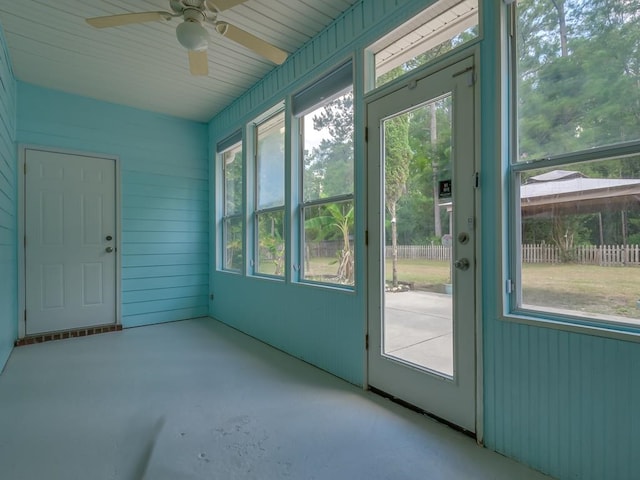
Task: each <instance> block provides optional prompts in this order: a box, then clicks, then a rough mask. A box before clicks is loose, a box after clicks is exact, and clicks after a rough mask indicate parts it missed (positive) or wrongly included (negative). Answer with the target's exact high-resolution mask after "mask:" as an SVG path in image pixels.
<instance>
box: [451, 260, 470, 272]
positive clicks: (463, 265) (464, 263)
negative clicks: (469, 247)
mask: <svg viewBox="0 0 640 480" xmlns="http://www.w3.org/2000/svg"><path fill="white" fill-rule="evenodd" d="M453 265H454V266H455V267H456V268H457V269H458V270H469V259H467V258H461V259H460V260H456V261H455V263H454V264H453Z"/></svg>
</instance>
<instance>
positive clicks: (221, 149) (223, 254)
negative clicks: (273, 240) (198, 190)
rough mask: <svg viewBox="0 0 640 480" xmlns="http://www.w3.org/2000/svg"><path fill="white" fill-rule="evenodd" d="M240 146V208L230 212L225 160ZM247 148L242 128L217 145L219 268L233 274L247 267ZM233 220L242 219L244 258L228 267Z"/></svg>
mask: <svg viewBox="0 0 640 480" xmlns="http://www.w3.org/2000/svg"><path fill="white" fill-rule="evenodd" d="M238 147H239V148H240V168H241V180H240V192H239V197H240V208H239V209H238V211H237V212H234V213H231V214H230V213H229V212H228V211H227V177H226V162H225V157H224V155H225V153H227V152H229V151H231V150H234V149H236V148H238ZM244 153H245V148H244V136H243V132H242V129H239V130H237V131H236V132H234V133H232V134H231V135H229V136H228V137H226V138H225V139H223V140H221V141H220V142H218V143H217V145H216V159H217V163H218V164H219V167H218V169H217V171H218V173H219V174H220V178H221V181H220V182H218V185H219V186H220V195H219V197H218V198H219V199H220V208H219V212H220V214H219V222H218V225H219V235H218V245H219V249H218V252H219V253H218V262H217V263H218V265H217V269H218V270H219V271H222V272H227V273H231V274H236V275H239V274H242V273H243V272H244V268H245V261H246V247H245V245H246V242H245V224H244V210H245V195H244V185H245V183H244V182H245V178H246V175H245V158H246V157H245V155H244ZM232 220H240V225H241V247H240V248H241V252H242V260H241V265H240V266H239V268H237V269H236V268H228V267H227V248H226V246H227V242H226V240H227V228H226V225H227V223H228V222H230V221H232Z"/></svg>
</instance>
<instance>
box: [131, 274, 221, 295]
mask: <svg viewBox="0 0 640 480" xmlns="http://www.w3.org/2000/svg"><path fill="white" fill-rule="evenodd" d="M208 284H209V276H208V275H175V276H171V277H169V276H162V277H146V278H145V279H144V282H141V281H140V280H139V279H138V278H134V279H130V280H127V279H125V280H122V289H123V290H124V291H125V292H127V293H133V292H136V291H151V290H157V289H167V288H171V287H188V286H193V285H208ZM136 289H139V290H136Z"/></svg>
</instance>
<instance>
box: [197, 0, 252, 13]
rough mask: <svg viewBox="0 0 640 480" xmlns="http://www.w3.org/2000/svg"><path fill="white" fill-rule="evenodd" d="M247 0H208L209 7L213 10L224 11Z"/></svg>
mask: <svg viewBox="0 0 640 480" xmlns="http://www.w3.org/2000/svg"><path fill="white" fill-rule="evenodd" d="M246 1H247V0H207V2H206V3H207V8H208V9H209V10H211V11H213V12H222V11H223V10H227V9H229V8H232V7H235V6H236V5H240V4H241V3H244V2H246Z"/></svg>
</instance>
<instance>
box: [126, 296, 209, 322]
mask: <svg viewBox="0 0 640 480" xmlns="http://www.w3.org/2000/svg"><path fill="white" fill-rule="evenodd" d="M207 304H208V300H206V299H205V300H204V301H202V296H201V297H182V298H168V299H163V300H150V301H148V302H133V303H123V304H122V315H123V316H125V317H126V316H130V315H143V314H148V313H160V312H168V311H171V310H185V309H189V308H193V307H197V306H205V307H206V306H207Z"/></svg>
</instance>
